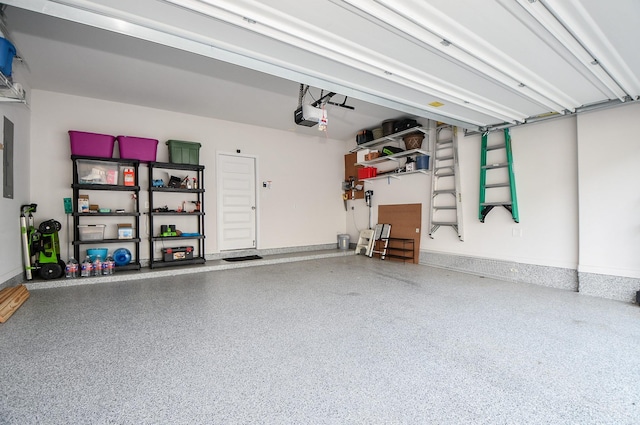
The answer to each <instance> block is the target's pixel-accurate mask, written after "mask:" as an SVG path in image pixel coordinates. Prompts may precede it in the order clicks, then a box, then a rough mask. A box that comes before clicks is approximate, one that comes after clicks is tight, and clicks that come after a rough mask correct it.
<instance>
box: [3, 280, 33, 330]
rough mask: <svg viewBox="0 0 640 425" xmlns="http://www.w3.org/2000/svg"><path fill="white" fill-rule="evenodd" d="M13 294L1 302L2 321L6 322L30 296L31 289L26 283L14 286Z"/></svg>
mask: <svg viewBox="0 0 640 425" xmlns="http://www.w3.org/2000/svg"><path fill="white" fill-rule="evenodd" d="M12 289H13V291H11V292H10V293H11V295H10V296H9V297H7V298H6V299H5V300H4V301H2V302H1V303H0V323H4V322H6V321H7V320H8V319H9V317H11V315H13V313H15V312H16V310H17V309H18V308H20V306H21V305H22V304H23V303H24V302H25V301H26V300H27V299H28V298H29V295H30V294H29V291H28V290H27V287H26V286H24V285H18V286H16V287H15V288H12Z"/></svg>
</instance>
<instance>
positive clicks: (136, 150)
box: [116, 136, 158, 162]
mask: <svg viewBox="0 0 640 425" xmlns="http://www.w3.org/2000/svg"><path fill="white" fill-rule="evenodd" d="M116 139H118V148H119V149H120V158H125V159H138V160H140V161H142V162H155V161H156V152H157V150H158V141H157V140H156V139H146V138H144V137H132V136H118V137H116Z"/></svg>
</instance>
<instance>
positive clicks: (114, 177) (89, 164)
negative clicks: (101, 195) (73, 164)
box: [78, 160, 118, 184]
mask: <svg viewBox="0 0 640 425" xmlns="http://www.w3.org/2000/svg"><path fill="white" fill-rule="evenodd" d="M78 182H79V183H81V184H118V164H117V163H115V162H113V163H112V162H102V161H90V160H78Z"/></svg>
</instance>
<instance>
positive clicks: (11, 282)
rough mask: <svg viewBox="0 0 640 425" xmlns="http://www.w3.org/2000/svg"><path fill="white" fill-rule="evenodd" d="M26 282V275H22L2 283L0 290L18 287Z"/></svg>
mask: <svg viewBox="0 0 640 425" xmlns="http://www.w3.org/2000/svg"><path fill="white" fill-rule="evenodd" d="M24 282H25V278H24V273H20V274H17V275H15V276H14V277H12V278H10V279H7V280H5V281H4V282H2V283H0V289H4V288H7V287H9V286H16V285H19V284H21V283H24Z"/></svg>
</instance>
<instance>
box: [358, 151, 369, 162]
mask: <svg viewBox="0 0 640 425" xmlns="http://www.w3.org/2000/svg"><path fill="white" fill-rule="evenodd" d="M369 152H371V149H360V150H359V151H358V152H357V153H356V158H357V159H358V162H363V161H366V160H367V155H369Z"/></svg>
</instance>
